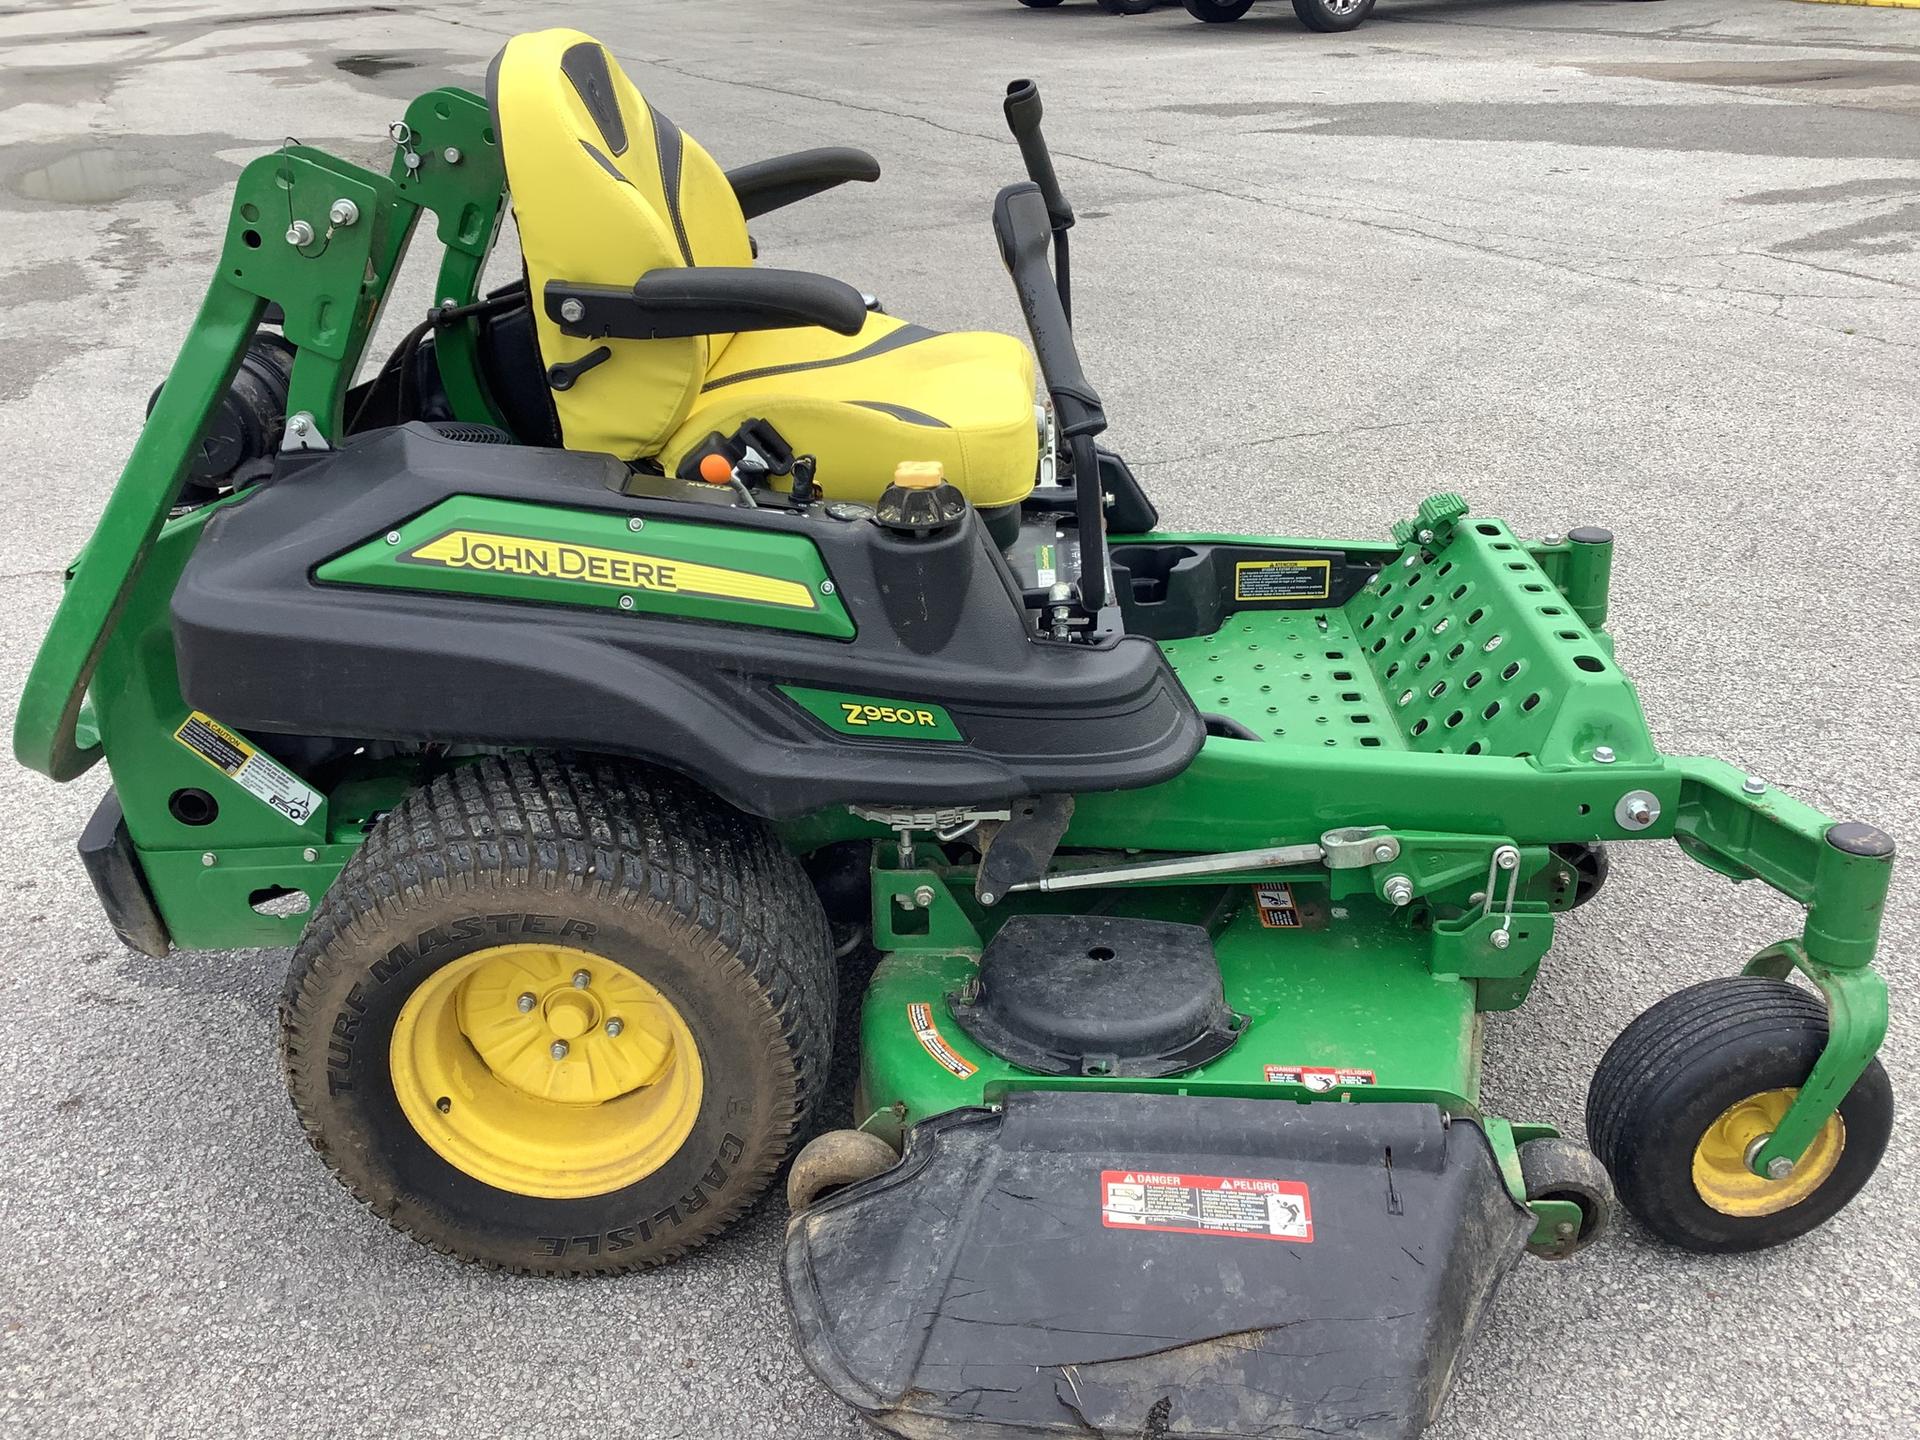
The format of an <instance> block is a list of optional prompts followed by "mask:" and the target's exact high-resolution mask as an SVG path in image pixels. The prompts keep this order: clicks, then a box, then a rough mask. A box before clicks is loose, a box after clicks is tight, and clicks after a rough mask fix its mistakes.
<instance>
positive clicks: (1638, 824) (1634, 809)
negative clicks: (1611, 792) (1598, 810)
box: [1613, 790, 1660, 830]
mask: <svg viewBox="0 0 1920 1440" xmlns="http://www.w3.org/2000/svg"><path fill="white" fill-rule="evenodd" d="M1613 818H1614V821H1615V822H1616V823H1617V824H1618V825H1619V826H1620V828H1621V829H1623V830H1644V829H1646V828H1647V827H1648V826H1649V825H1651V824H1653V822H1654V821H1656V820H1658V819H1659V818H1660V801H1659V798H1658V797H1657V796H1655V795H1652V794H1650V793H1649V792H1647V791H1645V790H1629V791H1628V792H1627V793H1626V794H1624V795H1622V796H1621V797H1620V803H1619V804H1617V805H1615V806H1614V807H1613Z"/></svg>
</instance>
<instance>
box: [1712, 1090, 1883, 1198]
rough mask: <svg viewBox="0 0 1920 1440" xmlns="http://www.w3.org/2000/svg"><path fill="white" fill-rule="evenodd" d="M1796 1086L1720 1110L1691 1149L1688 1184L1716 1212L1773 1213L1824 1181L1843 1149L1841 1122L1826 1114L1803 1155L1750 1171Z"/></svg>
mask: <svg viewBox="0 0 1920 1440" xmlns="http://www.w3.org/2000/svg"><path fill="white" fill-rule="evenodd" d="M1799 1093H1800V1092H1799V1091H1798V1090H1796V1089H1790V1088H1789V1089H1781V1090H1766V1091H1762V1092H1761V1093H1760V1094H1758V1095H1750V1096H1748V1097H1747V1098H1746V1099H1745V1100H1742V1101H1740V1102H1738V1103H1737V1104H1734V1105H1730V1106H1728V1107H1727V1109H1726V1110H1724V1111H1722V1112H1721V1113H1720V1115H1719V1117H1718V1118H1717V1119H1715V1120H1714V1122H1713V1123H1712V1124H1711V1125H1709V1126H1708V1127H1707V1129H1706V1133H1705V1134H1703V1135H1702V1136H1701V1137H1700V1140H1699V1143H1698V1144H1697V1145H1695V1146H1694V1150H1693V1188H1694V1190H1695V1191H1696V1192H1698V1194H1699V1196H1700V1198H1701V1199H1702V1200H1704V1201H1706V1203H1707V1204H1708V1205H1710V1206H1712V1207H1713V1208H1714V1209H1715V1210H1718V1211H1719V1212H1720V1213H1721V1214H1722V1215H1734V1216H1740V1217H1757V1216H1761V1215H1774V1214H1778V1213H1779V1212H1780V1211H1782V1210H1786V1209H1788V1208H1790V1207H1792V1206H1794V1205H1798V1204H1799V1203H1800V1202H1801V1201H1803V1200H1805V1199H1806V1198H1807V1197H1808V1196H1810V1195H1812V1194H1813V1193H1814V1191H1816V1190H1818V1189H1819V1188H1820V1187H1821V1186H1822V1185H1824V1184H1825V1183H1826V1182H1827V1179H1828V1177H1829V1176H1831V1175H1832V1174H1833V1172H1834V1169H1835V1168H1836V1167H1837V1166H1838V1165H1839V1164H1840V1156H1841V1153H1842V1152H1843V1151H1844V1150H1845V1149H1846V1143H1847V1131H1846V1124H1845V1122H1844V1121H1842V1120H1841V1118H1840V1117H1839V1116H1838V1115H1834V1116H1832V1117H1830V1118H1829V1119H1828V1121H1827V1123H1826V1124H1825V1125H1823V1126H1822V1127H1821V1128H1820V1133H1819V1134H1817V1135H1815V1136H1814V1139H1813V1143H1812V1144H1811V1145H1809V1146H1808V1147H1807V1152H1806V1154H1804V1155H1802V1156H1801V1157H1800V1159H1799V1160H1798V1161H1797V1162H1795V1163H1793V1164H1790V1165H1786V1166H1780V1165H1778V1163H1777V1162H1776V1165H1775V1167H1774V1168H1775V1170H1776V1171H1777V1172H1778V1173H1772V1172H1770V1173H1768V1174H1766V1175H1759V1174H1755V1173H1754V1169H1753V1158H1754V1156H1756V1155H1758V1154H1759V1153H1760V1149H1761V1147H1762V1146H1763V1145H1765V1144H1766V1142H1767V1140H1768V1139H1769V1138H1770V1137H1771V1136H1772V1134H1773V1132H1774V1130H1775V1129H1777V1128H1778V1127H1779V1124H1780V1121H1781V1119H1782V1117H1784V1116H1785V1115H1786V1113H1787V1110H1788V1109H1789V1108H1790V1107H1791V1106H1792V1104H1793V1100H1794V1097H1795V1096H1796V1095H1798V1094H1799Z"/></svg>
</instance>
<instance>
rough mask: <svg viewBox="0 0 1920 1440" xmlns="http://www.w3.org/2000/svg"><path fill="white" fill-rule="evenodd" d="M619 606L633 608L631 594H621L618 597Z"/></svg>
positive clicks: (625, 608)
mask: <svg viewBox="0 0 1920 1440" xmlns="http://www.w3.org/2000/svg"><path fill="white" fill-rule="evenodd" d="M620 608H621V609H622V610H631V609H632V608H633V596H631V595H622V596H621V597H620Z"/></svg>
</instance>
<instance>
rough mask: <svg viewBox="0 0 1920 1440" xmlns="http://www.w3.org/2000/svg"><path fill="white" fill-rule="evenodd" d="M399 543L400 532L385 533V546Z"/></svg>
mask: <svg viewBox="0 0 1920 1440" xmlns="http://www.w3.org/2000/svg"><path fill="white" fill-rule="evenodd" d="M399 543H400V532H399V531H398V530H389V531H387V544H389V545H398V544H399Z"/></svg>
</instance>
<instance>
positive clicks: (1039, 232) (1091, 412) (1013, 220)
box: [993, 185, 1107, 436]
mask: <svg viewBox="0 0 1920 1440" xmlns="http://www.w3.org/2000/svg"><path fill="white" fill-rule="evenodd" d="M993 233H994V235H995V237H996V238H997V239H998V240H999V242H1000V258H1001V260H1002V261H1004V262H1005V264H1006V267H1007V273H1008V274H1009V275H1011V276H1012V277H1013V288H1014V292H1015V293H1016V294H1017V295H1019V297H1020V309H1021V310H1022V311H1023V312H1024V313H1025V315H1026V318H1027V330H1028V332H1029V333H1030V334H1031V335H1032V336H1033V351H1034V354H1035V355H1037V356H1038V357H1039V360H1040V375H1041V378H1042V379H1043V380H1044V381H1045V383H1046V387H1047V391H1048V393H1049V394H1051V395H1052V396H1053V403H1054V409H1055V410H1056V412H1057V413H1058V417H1059V422H1060V430H1061V433H1062V434H1064V435H1068V436H1073V435H1097V434H1099V433H1100V432H1101V431H1102V430H1104V429H1106V427H1107V417H1106V414H1105V413H1104V412H1103V411H1102V409H1101V408H1100V396H1099V394H1098V393H1097V392H1096V391H1095V390H1094V388H1093V386H1092V385H1090V384H1088V383H1087V377H1086V372H1084V371H1083V370H1082V369H1081V368H1080V352H1079V350H1078V349H1077V348H1076V347H1075V346H1074V343H1073V326H1072V325H1070V324H1069V323H1068V322H1067V313H1066V310H1065V309H1064V308H1063V307H1062V306H1061V304H1060V296H1059V293H1058V292H1057V291H1056V290H1055V289H1054V286H1053V276H1052V274H1051V273H1050V272H1049V271H1048V269H1047V212H1046V207H1045V202H1044V201H1043V200H1042V199H1041V196H1040V192H1039V189H1038V187H1036V186H1034V185H1009V186H1007V188H1006V189H1004V190H1002V191H1001V192H1000V193H999V195H998V196H996V197H995V199H994V202H993Z"/></svg>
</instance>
